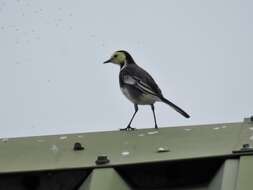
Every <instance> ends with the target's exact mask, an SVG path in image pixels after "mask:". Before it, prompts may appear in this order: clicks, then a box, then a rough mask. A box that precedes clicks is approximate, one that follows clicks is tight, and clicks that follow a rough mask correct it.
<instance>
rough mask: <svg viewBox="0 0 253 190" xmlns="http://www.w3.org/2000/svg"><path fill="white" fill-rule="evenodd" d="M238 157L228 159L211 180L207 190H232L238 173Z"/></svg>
mask: <svg viewBox="0 0 253 190" xmlns="http://www.w3.org/2000/svg"><path fill="white" fill-rule="evenodd" d="M238 164H239V161H238V159H228V160H226V161H225V162H224V164H223V166H222V167H221V168H220V169H219V170H218V172H217V173H216V175H215V176H214V178H213V179H212V180H211V182H210V185H209V188H208V189H209V190H234V189H235V185H236V180H237V173H238Z"/></svg>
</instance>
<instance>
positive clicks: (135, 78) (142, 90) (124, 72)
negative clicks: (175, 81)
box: [104, 50, 190, 130]
mask: <svg viewBox="0 0 253 190" xmlns="http://www.w3.org/2000/svg"><path fill="white" fill-rule="evenodd" d="M109 62H111V63H114V64H118V65H120V73H119V84H120V88H121V91H122V92H123V94H124V95H125V96H126V97H127V98H128V99H129V100H130V101H131V102H132V103H133V104H134V107H135V112H134V114H133V116H132V118H131V120H130V122H129V124H128V125H127V127H126V128H124V130H132V129H134V128H132V127H131V123H132V120H133V118H134V116H135V114H136V113H137V111H138V105H150V106H151V108H152V111H153V116H154V121H155V128H158V126H157V122H156V116H155V107H154V103H155V102H164V103H166V104H168V105H169V106H171V107H172V108H173V109H175V110H176V111H177V112H179V113H180V114H181V115H183V116H184V117H186V118H189V117H190V116H189V115H188V114H187V113H186V112H185V111H184V110H182V109H181V108H179V107H178V106H176V105H175V104H173V103H172V102H170V101H169V100H167V99H166V98H164V96H163V94H162V91H161V90H160V88H159V87H158V85H157V84H156V82H155V80H154V79H153V78H152V77H151V75H150V74H149V73H148V72H146V71H145V70H144V69H142V68H141V67H139V66H138V65H137V64H136V63H135V61H134V59H133V58H132V56H131V55H130V54H129V53H128V52H126V51H124V50H120V51H116V52H115V53H114V54H113V55H112V57H111V58H110V59H109V60H107V61H105V62H104V63H109Z"/></svg>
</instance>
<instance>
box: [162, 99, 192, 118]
mask: <svg viewBox="0 0 253 190" xmlns="http://www.w3.org/2000/svg"><path fill="white" fill-rule="evenodd" d="M161 101H162V102H164V103H166V104H168V105H169V106H171V107H172V108H173V109H174V110H176V111H177V112H178V113H180V114H181V115H182V116H184V117H186V118H190V115H189V114H187V113H186V112H185V111H184V110H182V109H181V108H179V107H178V106H176V105H175V104H173V103H172V102H171V101H169V100H167V99H166V98H164V97H162V98H161Z"/></svg>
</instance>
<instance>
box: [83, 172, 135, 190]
mask: <svg viewBox="0 0 253 190" xmlns="http://www.w3.org/2000/svg"><path fill="white" fill-rule="evenodd" d="M113 189H115V190H116V189H118V190H131V188H130V187H129V185H128V184H127V183H126V182H125V181H124V180H123V179H122V178H121V177H120V175H119V174H118V173H117V172H116V171H115V170H114V169H112V168H103V169H102V168H100V169H94V170H93V171H92V173H91V174H90V175H89V177H88V178H87V179H86V180H85V181H84V183H83V184H82V185H81V187H80V188H79V190H113Z"/></svg>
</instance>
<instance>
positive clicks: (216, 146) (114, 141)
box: [0, 120, 253, 173]
mask: <svg viewBox="0 0 253 190" xmlns="http://www.w3.org/2000/svg"><path fill="white" fill-rule="evenodd" d="M76 142H79V143H81V145H82V146H83V147H84V149H83V150H79V151H74V150H73V147H74V144H75V143H76ZM243 144H249V145H251V146H253V122H251V121H250V120H245V121H244V122H239V123H223V124H212V125H199V126H185V127H168V128H160V129H158V130H155V129H137V130H135V131H109V132H95V133H82V134H66V135H53V136H39V137H27V138H10V139H0V150H1V153H0V155H1V156H0V173H10V172H24V171H41V170H55V169H72V168H96V167H110V166H117V165H128V164H137V163H149V162H160V161H173V160H183V159H193V158H205V157H216V156H217V157H220V156H233V155H236V154H237V153H233V151H236V150H240V149H241V148H242V145H243ZM101 155H107V157H108V159H109V163H106V164H101V165H97V164H96V160H97V157H98V156H101Z"/></svg>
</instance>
